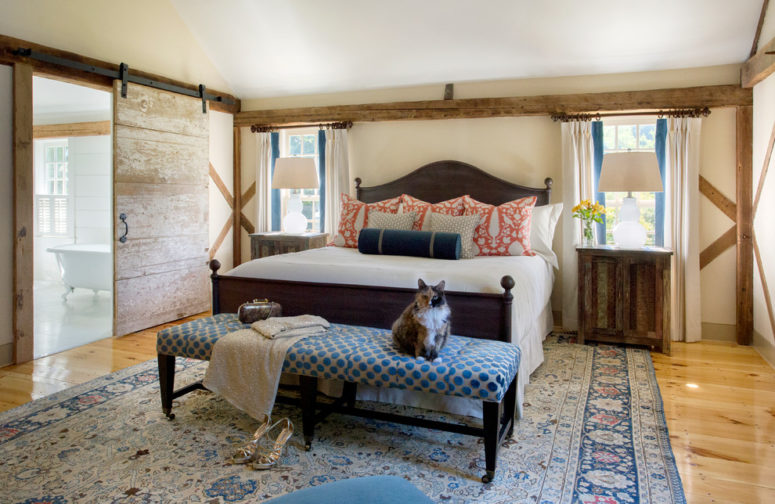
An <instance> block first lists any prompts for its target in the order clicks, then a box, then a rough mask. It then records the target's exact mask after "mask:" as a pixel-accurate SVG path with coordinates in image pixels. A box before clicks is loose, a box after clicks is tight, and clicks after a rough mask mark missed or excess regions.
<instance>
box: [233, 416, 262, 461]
mask: <svg viewBox="0 0 775 504" xmlns="http://www.w3.org/2000/svg"><path fill="white" fill-rule="evenodd" d="M269 429H270V425H269V416H268V415H264V418H263V420H262V421H261V425H259V426H258V429H256V432H254V433H253V438H252V439H251V440H250V441H248V442H247V443H246V444H244V445H243V446H241V447H240V448H238V449H237V451H235V452H234V454H233V455H232V456H231V460H229V463H230V464H247V463H248V462H250V461H251V460H253V457H254V455H255V454H256V448H257V447H258V442H259V440H260V439H261V438H262V437H263V435H264V434H265V433H266V432H267V431H268V430H269Z"/></svg>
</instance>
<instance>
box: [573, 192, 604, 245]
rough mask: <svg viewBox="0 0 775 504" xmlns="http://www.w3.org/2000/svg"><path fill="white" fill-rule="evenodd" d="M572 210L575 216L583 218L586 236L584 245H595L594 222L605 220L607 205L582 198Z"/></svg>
mask: <svg viewBox="0 0 775 504" xmlns="http://www.w3.org/2000/svg"><path fill="white" fill-rule="evenodd" d="M572 212H573V214H572V215H573V217H576V218H578V219H581V224H582V226H583V228H582V231H583V238H584V239H583V241H582V244H583V245H584V246H593V245H594V244H595V243H594V240H595V235H594V234H593V233H592V224H593V223H595V222H598V223H602V222H603V216H604V215H605V207H604V206H603V205H601V204H600V203H598V202H597V201H595V202H594V203H592V202H591V201H589V200H582V201H581V202H580V203H579V204H578V205H576V206H575V207H573V209H572Z"/></svg>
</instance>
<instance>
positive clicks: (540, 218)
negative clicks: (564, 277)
mask: <svg viewBox="0 0 775 504" xmlns="http://www.w3.org/2000/svg"><path fill="white" fill-rule="evenodd" d="M560 214H562V203H555V204H553V205H543V206H537V207H534V208H533V217H532V219H533V220H532V222H531V223H530V250H532V251H533V252H535V253H536V255H539V256H541V257H543V258H544V259H546V262H548V263H549V264H551V265H552V266H554V267H555V268H557V269H560V266H559V263H558V262H557V256H556V255H555V254H554V251H553V250H552V239H553V238H554V228H555V226H556V225H557V221H558V220H560Z"/></svg>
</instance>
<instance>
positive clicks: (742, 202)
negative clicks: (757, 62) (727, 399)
mask: <svg viewBox="0 0 775 504" xmlns="http://www.w3.org/2000/svg"><path fill="white" fill-rule="evenodd" d="M752 195H753V107H751V106H744V107H737V343H738V344H739V345H750V344H751V342H752V341H753V242H752V236H753V214H752V212H753V201H752Z"/></svg>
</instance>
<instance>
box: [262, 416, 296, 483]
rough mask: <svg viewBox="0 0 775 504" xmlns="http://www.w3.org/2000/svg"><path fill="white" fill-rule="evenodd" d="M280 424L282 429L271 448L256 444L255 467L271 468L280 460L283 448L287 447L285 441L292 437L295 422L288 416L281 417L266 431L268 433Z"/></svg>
mask: <svg viewBox="0 0 775 504" xmlns="http://www.w3.org/2000/svg"><path fill="white" fill-rule="evenodd" d="M278 426H282V430H281V431H280V433H279V434H278V435H277V437H276V438H275V440H274V443H273V444H272V446H271V448H268V447H265V446H258V445H257V446H256V450H255V452H254V454H253V469H257V470H265V469H269V468H270V467H272V466H274V465H275V464H276V463H277V461H278V460H280V456H281V455H282V453H283V448H285V443H287V442H288V439H290V437H291V435H292V434H293V423H292V422H291V421H290V419H288V418H281V419H280V420H278V421H277V422H275V423H274V424H273V425H272V426H271V427H269V429H267V430H266V431H265V432H266V433H268V432H269V431H271V430H274V429H275V428H276V427H278ZM267 437H269V436H267Z"/></svg>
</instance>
